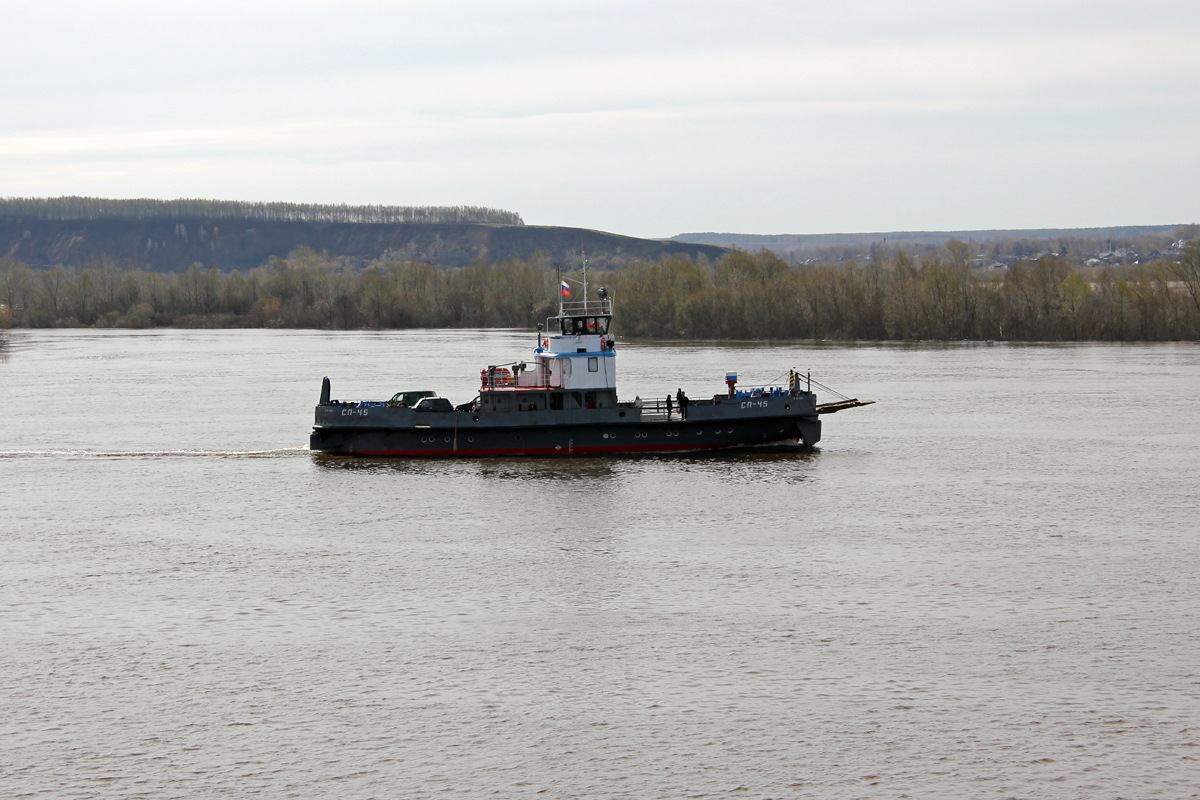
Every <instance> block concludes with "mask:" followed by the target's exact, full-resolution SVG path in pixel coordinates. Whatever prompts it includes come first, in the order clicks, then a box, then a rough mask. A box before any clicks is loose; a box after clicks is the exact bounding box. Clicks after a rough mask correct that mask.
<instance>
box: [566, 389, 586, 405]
mask: <svg viewBox="0 0 1200 800" xmlns="http://www.w3.org/2000/svg"><path fill="white" fill-rule="evenodd" d="M566 397H567V408H569V409H572V408H583V395H582V394H580V393H579V392H571V393H570V394H568V395H567V396H566Z"/></svg>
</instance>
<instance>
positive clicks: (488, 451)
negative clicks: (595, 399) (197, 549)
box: [313, 437, 799, 458]
mask: <svg viewBox="0 0 1200 800" xmlns="http://www.w3.org/2000/svg"><path fill="white" fill-rule="evenodd" d="M791 442H794V443H796V444H799V440H798V439H796V438H794V437H792V438H785V439H776V440H775V441H771V442H731V443H729V444H671V445H655V444H639V445H613V446H610V447H572V448H569V449H568V448H554V447H484V448H471V449H467V448H462V447H460V448H459V449H458V450H445V449H443V450H354V451H352V452H346V451H339V450H314V451H313V452H315V453H324V454H326V455H338V456H368V457H382V456H403V457H417V458H420V457H425V458H456V457H457V458H472V457H478V456H578V455H618V454H621V453H680V452H686V451H700V450H729V449H732V448H738V447H771V446H774V445H781V444H786V443H791Z"/></svg>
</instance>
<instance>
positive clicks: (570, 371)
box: [309, 262, 874, 458]
mask: <svg viewBox="0 0 1200 800" xmlns="http://www.w3.org/2000/svg"><path fill="white" fill-rule="evenodd" d="M585 263H586V262H585ZM559 277H560V287H561V288H560V294H559V297H558V314H557V315H555V316H551V317H548V318H547V320H546V322H545V323H538V325H537V337H538V338H537V345H536V347H535V348H534V351H533V357H532V360H531V361H529V362H526V361H516V362H509V363H506V364H492V365H488V366H485V367H483V368H481V369H480V373H479V380H480V385H479V393H478V395H476V396H475V397H474V398H473V399H471V400H470V401H468V402H465V403H461V404H458V405H455V404H454V403H452V402H451V401H450V400H449V399H447V398H445V397H440V396H439V395H438V394H437V392H435V391H433V390H428V389H420V390H410V391H401V392H397V393H396V394H395V395H393V396H392V398H391V399H389V400H357V401H341V400H334V399H331V387H330V381H329V378H328V377H325V378H324V379H323V380H322V382H321V396H320V402H319V403H318V405H317V407H316V418H315V422H314V426H313V429H312V434H311V436H310V437H309V448H310V449H311V450H313V451H314V452H318V453H322V454H330V455H344V456H367V457H385V456H393V457H409V458H455V457H457V458H478V457H485V456H538V457H547V456H549V457H555V456H562V457H568V456H594V455H634V454H669V453H699V452H715V451H736V450H746V449H750V448H772V449H776V448H783V449H791V448H812V447H813V446H814V445H816V444H817V443H818V442H819V441H821V417H822V416H823V415H826V414H832V413H835V412H837V411H842V410H845V409H848V408H855V407H858V406H865V405H870V404H871V403H873V402H874V401H872V400H858V399H857V398H850V397H845V396H843V395H840V394H837V393H835V392H833V391H832V390H830V389H828V387H824V386H822V385H821V384H818V383H816V382H815V381H813V380H812V376H811V374H809V373H807V372H805V373H801V372H800V371H799V370H797V369H795V368H789V369H788V370H786V373H782V374H781V378H782V376H783V375H784V374H786V379H785V380H780V381H779V383H778V385H763V386H756V387H750V388H739V387H738V376H737V373H736V372H728V373H726V374H725V375H724V384H725V385H724V387H723V389H722V390H721V391H719V392H716V393H714V394H712V395H711V396H709V397H704V398H698V399H691V398H688V397H687V396H686V394H684V393H683V392H682V390H680V391H679V392H677V393H676V395H675V397H674V398H672V396H671V395H670V394H669V393H668V394H666V395H665V397H664V399H661V400H659V399H655V400H643V399H642V398H640V397H638V398H636V399H634V400H632V401H629V400H621V399H619V398H618V396H617V352H618V347H617V341H616V338H615V336H614V335H613V328H612V323H613V298H612V297H611V295H610V294H609V292H608V291H607V290H606V289H605V288H604V287H600V288H599V290H598V291H597V293H596V296H595V297H594V298H589V289H588V285H587V271H586V266H585V268H584V271H583V279H582V281H572V282H575V283H577V287H576V288H579V286H578V285H579V284H581V286H582V293H581V294H582V296H581V297H579V298H578V299H575V300H568V299H566V298H568V297H570V296H571V292H572V288H571V286H570V285H569V284H568V282H567V281H566V280H563V279H562V276H561V274H560V276H559ZM814 385H815V386H817V388H819V389H822V390H823V391H826V392H830V393H831V394H832V395H833V396H835V397H836V399H834V400H832V401H830V402H825V403H818V402H817V396H816V394H815V393H814V391H813V387H814Z"/></svg>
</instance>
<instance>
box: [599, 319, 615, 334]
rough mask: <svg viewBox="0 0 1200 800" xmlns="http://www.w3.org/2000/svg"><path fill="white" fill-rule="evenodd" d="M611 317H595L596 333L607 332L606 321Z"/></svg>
mask: <svg viewBox="0 0 1200 800" xmlns="http://www.w3.org/2000/svg"><path fill="white" fill-rule="evenodd" d="M611 319H612V317H596V333H598V334H600V335H601V336H603V335H604V334H606V333H608V323H609V320H611Z"/></svg>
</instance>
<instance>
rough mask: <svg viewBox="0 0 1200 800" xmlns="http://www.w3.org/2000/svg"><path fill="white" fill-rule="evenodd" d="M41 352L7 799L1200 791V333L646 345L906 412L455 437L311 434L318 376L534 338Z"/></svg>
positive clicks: (746, 378) (25, 484)
mask: <svg viewBox="0 0 1200 800" xmlns="http://www.w3.org/2000/svg"><path fill="white" fill-rule="evenodd" d="M8 338H9V341H10V344H9V347H8V348H7V350H6V352H5V354H4V355H3V356H0V399H2V400H3V403H4V406H5V415H4V422H3V424H2V425H0V709H2V711H3V714H2V716H0V796H4V797H47V798H78V797H102V798H177V797H187V798H193V797H249V796H256V797H264V798H284V797H301V798H368V797H375V798H427V797H445V796H452V797H484V796H492V797H503V798H509V797H533V796H538V797H582V798H658V797H664V798H676V797H688V798H699V797H742V798H823V799H825V798H834V799H837V798H875V797H888V798H900V797H906V796H907V797H922V798H928V797H971V798H1010V797H1017V798H1118V797H1120V798H1183V797H1196V796H1197V793H1198V791H1200V789H1198V788H1197V787H1200V761H1198V759H1200V746H1197V745H1198V744H1200V630H1198V626H1200V622H1198V619H1200V536H1198V535H1200V513H1198V508H1200V489H1198V487H1200V400H1198V398H1197V394H1198V392H1200V346H1197V345H1194V344H1167V345H1123V346H1122V345H1078V346H1036V345H1029V346H1017V345H995V346H987V345H954V346H896V345H887V346H883V345H863V346H832V345H830V346H824V345H813V344H811V343H797V344H782V343H772V344H712V343H707V344H697V345H677V346H661V345H651V344H637V343H625V344H623V345H622V346H621V347H620V349H619V351H618V363H619V378H620V386H621V395H622V397H623V398H625V399H630V398H632V397H633V395H634V394H640V395H642V396H643V397H651V396H659V395H664V396H665V395H666V393H667V392H668V391H672V392H673V391H674V390H675V389H676V388H679V387H682V388H684V389H685V391H687V392H688V393H689V394H690V395H691V396H692V397H701V396H705V395H707V394H711V393H713V392H717V391H720V390H721V389H722V388H723V384H722V378H723V375H724V373H725V370H726V369H737V370H738V371H739V372H740V374H741V376H742V380H743V385H746V384H747V383H752V382H755V381H758V382H764V383H766V382H778V376H779V375H780V374H781V373H782V372H784V371H785V370H787V369H788V368H789V367H793V366H794V367H799V368H800V369H810V368H811V369H812V371H813V377H814V378H816V379H818V380H820V381H822V382H823V383H826V384H829V385H831V386H833V387H834V388H836V389H838V390H840V391H842V392H843V393H846V394H849V395H853V396H858V397H862V398H871V399H875V400H877V401H878V404H877V405H873V406H869V407H866V408H861V409H855V410H851V411H846V412H842V413H839V414H836V415H833V416H829V417H825V418H824V425H825V428H824V441H823V442H822V443H821V445H820V447H819V448H818V449H816V450H814V451H812V452H807V453H797V454H787V455H781V454H774V455H768V454H758V455H754V454H750V455H726V456H720V457H705V458H698V457H669V458H666V457H662V458H660V457H651V458H638V459H578V460H562V461H548V460H519V459H495V460H467V461H456V462H436V461H433V462H428V461H427V462H422V461H408V460H396V461H369V460H364V461H344V460H337V459H333V460H330V459H327V458H322V457H318V456H314V455H313V454H311V453H309V452H308V451H307V450H306V441H307V433H308V429H309V426H310V424H311V412H312V406H313V404H314V403H315V402H316V400H317V397H318V394H319V391H320V380H321V377H322V376H323V375H329V376H330V378H331V380H332V382H333V394H334V396H335V397H340V398H344V399H357V398H386V397H389V396H390V395H391V394H392V393H393V392H395V391H398V390H400V389H402V388H434V389H437V390H439V391H440V392H441V393H442V394H444V395H447V396H450V397H451V399H452V400H454V401H455V402H462V401H465V400H467V399H469V398H470V397H471V396H473V395H474V393H475V386H476V381H477V378H476V376H477V375H478V370H479V369H480V368H481V367H483V366H486V364H487V363H488V362H489V361H490V362H491V363H495V362H497V361H508V360H511V359H512V358H518V357H523V356H524V357H527V356H528V352H529V350H530V348H532V347H533V344H534V342H533V335H532V334H526V333H512V332H496V331H491V332H488V331H483V332H480V331H426V332H403V333H323V332H297V331H291V332H272V331H150V332H130V331H119V332H97V331H66V330H63V331H45V332H10V334H9V337H8ZM773 379H775V380H774V381H773ZM822 399H828V398H822Z"/></svg>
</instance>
